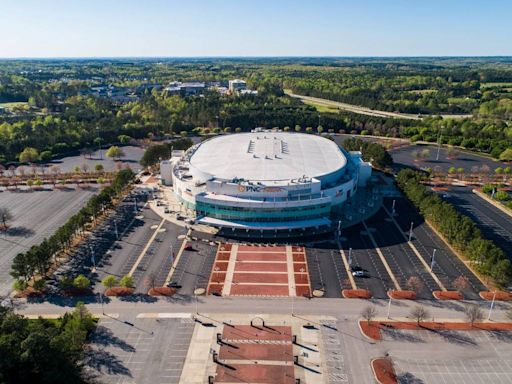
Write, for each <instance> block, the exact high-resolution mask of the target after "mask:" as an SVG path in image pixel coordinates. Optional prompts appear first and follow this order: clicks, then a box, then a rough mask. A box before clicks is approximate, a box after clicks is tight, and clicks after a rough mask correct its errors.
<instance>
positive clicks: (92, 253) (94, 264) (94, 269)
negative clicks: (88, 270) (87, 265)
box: [89, 245, 96, 272]
mask: <svg viewBox="0 0 512 384" xmlns="http://www.w3.org/2000/svg"><path fill="white" fill-rule="evenodd" d="M89 250H90V251H91V261H92V266H93V272H94V271H96V259H95V258H94V249H92V246H91V245H89Z"/></svg>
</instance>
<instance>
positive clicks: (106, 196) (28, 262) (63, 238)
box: [10, 169, 134, 291]
mask: <svg viewBox="0 0 512 384" xmlns="http://www.w3.org/2000/svg"><path fill="white" fill-rule="evenodd" d="M133 177H134V174H133V172H132V171H131V170H130V169H123V170H121V171H119V172H118V173H117V174H116V176H115V177H114V180H113V181H112V184H111V185H110V186H109V187H106V188H103V189H102V190H101V192H100V193H98V194H97V195H94V196H92V197H91V198H90V199H89V201H88V202H87V204H86V205H85V206H84V207H83V208H82V209H80V211H78V213H76V214H75V215H73V216H71V217H70V218H69V219H68V221H67V222H66V223H65V224H64V225H62V226H61V227H60V228H59V229H57V230H56V231H55V233H54V234H53V235H52V236H50V237H49V238H47V239H44V240H43V241H42V242H41V243H40V244H38V245H33V246H32V247H30V249H29V250H28V251H26V252H22V253H18V254H17V255H16V256H15V257H14V260H13V263H12V266H11V272H10V274H11V276H12V277H14V278H15V279H16V281H15V282H14V288H15V289H16V290H19V291H21V290H24V289H26V288H27V286H28V283H29V281H30V280H31V279H32V278H33V277H34V276H36V275H38V276H39V277H40V278H39V279H37V280H34V288H35V289H37V290H42V289H43V288H44V284H45V276H46V273H47V271H48V269H49V268H50V266H51V265H52V263H54V262H55V261H56V260H55V257H56V256H57V255H58V253H59V252H61V251H66V250H68V249H69V248H70V246H71V244H72V241H73V239H74V238H75V236H76V235H83V233H84V230H85V228H86V227H87V226H88V225H89V224H90V223H91V222H94V221H96V219H97V217H98V216H99V215H101V214H102V213H103V212H104V211H105V210H106V209H107V208H109V207H111V206H112V203H113V200H114V199H115V198H116V197H118V196H119V195H120V194H121V192H122V191H123V190H124V188H125V187H126V186H127V185H128V184H130V183H131V182H132V180H133Z"/></svg>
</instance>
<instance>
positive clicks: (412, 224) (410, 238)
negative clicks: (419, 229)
mask: <svg viewBox="0 0 512 384" xmlns="http://www.w3.org/2000/svg"><path fill="white" fill-rule="evenodd" d="M413 226H414V223H413V222H412V221H411V228H410V229H409V241H411V240H412V227H413Z"/></svg>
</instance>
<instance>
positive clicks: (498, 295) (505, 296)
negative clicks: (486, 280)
mask: <svg viewBox="0 0 512 384" xmlns="http://www.w3.org/2000/svg"><path fill="white" fill-rule="evenodd" d="M480 297H481V298H482V299H484V300H496V301H512V293H510V292H505V291H496V292H492V291H486V292H480Z"/></svg>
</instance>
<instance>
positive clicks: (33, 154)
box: [19, 147, 39, 163]
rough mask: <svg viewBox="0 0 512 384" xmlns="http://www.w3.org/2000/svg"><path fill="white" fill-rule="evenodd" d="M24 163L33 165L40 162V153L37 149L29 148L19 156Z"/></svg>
mask: <svg viewBox="0 0 512 384" xmlns="http://www.w3.org/2000/svg"><path fill="white" fill-rule="evenodd" d="M19 160H20V162H22V163H33V162H34V161H37V160H39V152H38V151H37V149H35V148H31V147H27V148H25V149H24V150H23V151H22V152H21V153H20V154H19Z"/></svg>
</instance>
